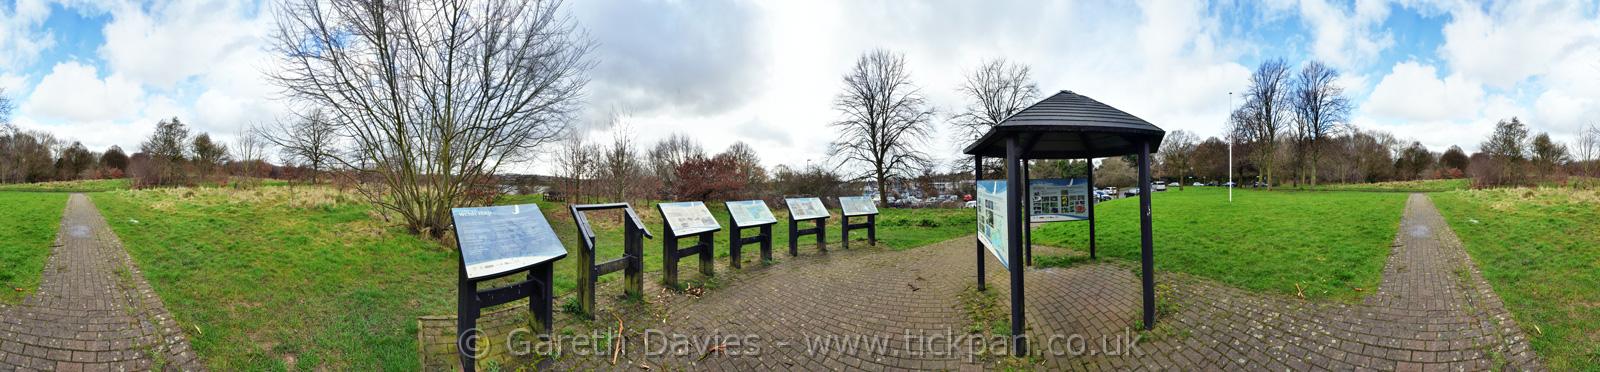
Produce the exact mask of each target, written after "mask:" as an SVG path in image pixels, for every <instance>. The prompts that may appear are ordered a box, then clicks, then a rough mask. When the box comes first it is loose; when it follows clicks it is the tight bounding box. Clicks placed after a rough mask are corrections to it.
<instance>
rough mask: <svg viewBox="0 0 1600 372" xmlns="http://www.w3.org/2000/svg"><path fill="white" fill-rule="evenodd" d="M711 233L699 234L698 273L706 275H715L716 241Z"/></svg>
mask: <svg viewBox="0 0 1600 372" xmlns="http://www.w3.org/2000/svg"><path fill="white" fill-rule="evenodd" d="M711 234H712V233H703V234H700V273H701V274H705V276H707V277H710V276H715V275H717V262H716V258H717V255H716V253H717V252H716V251H717V250H716V246H717V243H716V239H714V237H713V236H711Z"/></svg>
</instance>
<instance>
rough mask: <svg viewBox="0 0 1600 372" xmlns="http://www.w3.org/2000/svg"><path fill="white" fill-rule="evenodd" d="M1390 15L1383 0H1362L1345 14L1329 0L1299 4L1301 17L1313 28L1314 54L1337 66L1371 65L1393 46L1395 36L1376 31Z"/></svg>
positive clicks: (1387, 6)
mask: <svg viewBox="0 0 1600 372" xmlns="http://www.w3.org/2000/svg"><path fill="white" fill-rule="evenodd" d="M1388 16H1389V5H1388V3H1387V2H1384V1H1381V0H1362V1H1358V2H1356V4H1355V7H1354V9H1352V10H1351V11H1348V12H1347V11H1345V10H1344V9H1341V8H1339V7H1338V6H1336V5H1334V4H1329V3H1328V2H1327V1H1326V0H1303V1H1301V2H1300V18H1301V19H1302V20H1304V21H1305V23H1306V25H1307V26H1310V28H1311V32H1312V35H1313V37H1314V40H1315V43H1313V44H1312V54H1313V56H1314V57H1316V58H1317V59H1320V60H1323V61H1326V62H1328V63H1329V64H1332V65H1334V66H1338V67H1344V68H1347V69H1348V68H1355V67H1360V66H1363V65H1366V64H1369V63H1371V62H1372V61H1374V60H1375V57H1377V56H1378V53H1379V52H1382V51H1383V49H1385V48H1388V47H1389V46H1391V45H1394V37H1393V36H1390V35H1389V34H1388V33H1387V32H1382V31H1379V30H1374V28H1376V26H1377V25H1379V24H1381V23H1382V22H1383V20H1384V19H1385V18H1388Z"/></svg>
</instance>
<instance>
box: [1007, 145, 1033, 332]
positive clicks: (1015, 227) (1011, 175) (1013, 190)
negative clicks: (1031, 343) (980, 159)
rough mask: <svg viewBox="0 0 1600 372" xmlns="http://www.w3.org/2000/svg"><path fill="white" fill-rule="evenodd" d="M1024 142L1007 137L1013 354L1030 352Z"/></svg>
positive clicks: (1008, 251) (1026, 184) (1008, 244)
mask: <svg viewBox="0 0 1600 372" xmlns="http://www.w3.org/2000/svg"><path fill="white" fill-rule="evenodd" d="M1021 158H1022V146H1021V144H1018V143H1017V136H1010V137H1008V138H1006V260H1007V261H1010V265H1009V266H1010V267H1008V269H1010V270H1009V271H1010V272H1011V340H1012V345H1013V348H1014V349H1015V350H1014V352H1013V354H1012V355H1015V356H1025V355H1028V338H1027V336H1026V335H1024V334H1023V330H1025V329H1027V328H1025V327H1023V325H1024V322H1025V317H1026V315H1025V314H1024V312H1023V306H1024V305H1023V296H1022V293H1023V292H1022V288H1023V285H1022V272H1023V267H1022V262H1021V260H1018V259H1019V258H1023V257H1022V226H1023V224H1025V223H1028V221H1023V220H1022V203H1018V202H1017V201H1019V200H1022V198H1023V197H1025V196H1026V195H1027V193H1026V191H1027V187H1028V183H1027V182H1025V180H1023V179H1022V162H1021V161H1020V160H1021Z"/></svg>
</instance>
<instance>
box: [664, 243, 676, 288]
mask: <svg viewBox="0 0 1600 372" xmlns="http://www.w3.org/2000/svg"><path fill="white" fill-rule="evenodd" d="M661 282H662V284H665V285H666V286H667V288H672V289H678V238H676V237H673V236H672V233H671V232H670V231H669V232H667V237H666V239H665V240H662V241H661Z"/></svg>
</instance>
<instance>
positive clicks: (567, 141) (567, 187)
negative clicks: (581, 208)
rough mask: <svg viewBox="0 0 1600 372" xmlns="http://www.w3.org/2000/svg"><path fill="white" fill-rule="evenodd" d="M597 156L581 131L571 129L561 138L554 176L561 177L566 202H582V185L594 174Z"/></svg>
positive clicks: (598, 155)
mask: <svg viewBox="0 0 1600 372" xmlns="http://www.w3.org/2000/svg"><path fill="white" fill-rule="evenodd" d="M599 157H600V154H599V153H598V152H597V151H595V149H594V148H591V147H590V146H589V141H588V139H587V138H585V137H584V133H583V132H582V131H579V130H572V131H570V132H569V133H567V134H566V137H565V138H564V139H562V141H561V147H560V149H559V150H558V152H557V154H556V165H557V169H556V173H557V174H556V176H557V177H559V178H560V179H561V181H560V182H561V186H562V189H563V190H561V195H562V197H564V198H565V199H566V201H567V203H569V204H575V203H581V202H583V197H584V194H585V193H584V187H583V185H584V184H585V181H586V179H588V178H592V177H593V176H594V171H595V168H596V164H597V163H599V160H598V159H599Z"/></svg>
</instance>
